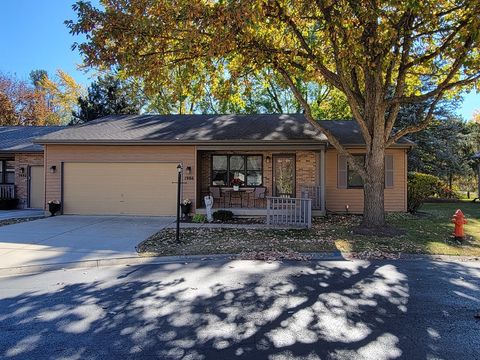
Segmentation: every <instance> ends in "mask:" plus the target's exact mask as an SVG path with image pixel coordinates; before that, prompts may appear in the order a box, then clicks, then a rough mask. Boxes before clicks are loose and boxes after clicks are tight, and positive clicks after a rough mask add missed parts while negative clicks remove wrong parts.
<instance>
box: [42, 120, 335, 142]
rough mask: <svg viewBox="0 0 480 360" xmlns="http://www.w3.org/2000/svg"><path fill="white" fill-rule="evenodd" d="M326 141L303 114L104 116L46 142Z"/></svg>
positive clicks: (54, 136)
mask: <svg viewBox="0 0 480 360" xmlns="http://www.w3.org/2000/svg"><path fill="white" fill-rule="evenodd" d="M249 140H250V141H275V140H301V141H302V140H307V141H308V140H310V141H312V140H313V141H318V140H320V141H322V140H323V141H325V140H326V139H325V137H324V136H323V134H319V133H318V132H317V131H316V130H315V129H314V128H313V126H312V125H311V124H309V123H308V122H307V120H306V119H305V117H304V116H302V115H135V116H132V115H120V116H107V117H103V118H100V119H97V120H94V121H91V122H89V123H86V124H84V125H80V126H75V127H72V128H67V129H65V130H62V131H59V132H56V133H52V134H49V135H47V136H44V137H42V138H41V139H40V141H42V142H52V141H53V142H58V141H67V142H74V141H80V142H83V141H93V142H101V141H106V142H115V141H119V142H123V141H132V142H135V141H140V142H148V141H151V142H178V143H180V142H204V141H249Z"/></svg>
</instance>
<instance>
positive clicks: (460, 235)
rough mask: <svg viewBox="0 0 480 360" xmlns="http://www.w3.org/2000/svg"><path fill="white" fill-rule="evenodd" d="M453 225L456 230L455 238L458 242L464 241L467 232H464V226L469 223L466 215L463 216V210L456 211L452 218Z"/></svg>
mask: <svg viewBox="0 0 480 360" xmlns="http://www.w3.org/2000/svg"><path fill="white" fill-rule="evenodd" d="M452 223H454V224H455V230H454V232H453V236H455V239H457V240H463V239H464V238H465V232H464V231H463V225H465V224H466V223H467V220H466V219H465V215H463V212H462V210H460V209H458V210H457V211H455V214H454V215H453V217H452Z"/></svg>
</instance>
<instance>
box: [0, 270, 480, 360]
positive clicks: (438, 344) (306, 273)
mask: <svg viewBox="0 0 480 360" xmlns="http://www.w3.org/2000/svg"><path fill="white" fill-rule="evenodd" d="M90 271H91V273H89V274H85V272H83V275H82V273H81V272H79V271H78V270H77V273H75V274H76V275H75V276H74V278H73V279H69V278H68V274H64V275H63V276H62V278H63V281H65V282H66V284H63V283H60V284H59V283H57V285H56V286H55V285H53V284H52V285H50V288H48V289H47V288H41V289H38V290H36V291H33V290H32V291H17V290H15V289H14V290H12V291H10V293H9V295H8V296H6V297H4V298H3V299H2V300H1V301H0V323H1V329H0V330H1V332H2V334H4V335H3V336H2V337H1V339H0V349H4V350H2V352H0V356H3V357H4V358H6V359H32V358H42V357H43V358H45V357H48V358H52V359H57V358H82V359H101V358H115V357H118V358H120V357H121V358H152V359H153V358H158V359H397V358H405V359H426V358H436V359H474V358H477V357H478V349H479V348H480V339H479V336H478V334H479V332H480V323H479V322H478V321H477V320H475V319H474V317H473V315H474V314H475V312H476V311H478V309H479V308H480V304H479V279H480V265H478V263H477V264H473V263H470V264H467V263H453V262H452V263H444V262H433V261H396V262H392V261H377V262H366V261H356V262H347V261H335V262H318V263H290V264H280V263H271V264H268V263H262V262H251V261H230V262H219V263H200V264H199V263H193V264H169V265H163V266H153V265H150V266H141V267H128V268H123V270H122V269H120V270H119V269H118V268H116V269H115V270H103V272H101V271H100V270H95V271H94V270H90ZM57 276H58V275H57ZM91 277H93V278H94V279H95V280H94V281H92V280H91ZM54 279H55V277H54V274H53V273H50V274H44V275H36V276H26V277H25V276H24V277H18V278H16V279H11V280H8V281H10V283H9V282H8V281H7V283H5V282H4V285H6V288H7V289H8V288H9V286H11V287H12V288H14V287H15V286H19V285H18V284H17V283H16V282H18V283H19V284H22V283H23V282H39V281H44V282H46V283H47V284H48V283H50V284H51V283H52V282H53V281H55V280H54ZM13 284H17V285H15V286H14V285H13Z"/></svg>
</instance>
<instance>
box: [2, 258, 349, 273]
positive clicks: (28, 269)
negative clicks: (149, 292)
mask: <svg viewBox="0 0 480 360" xmlns="http://www.w3.org/2000/svg"><path fill="white" fill-rule="evenodd" d="M237 255H238V254H221V255H177V256H130V257H122V258H111V259H97V260H81V261H74V262H66V263H58V264H44V265H28V266H16V267H11V268H0V277H8V276H11V275H34V274H38V273H41V272H46V271H58V270H67V269H87V268H99V267H104V266H115V265H162V264H174V263H182V262H203V261H227V260H232V259H233V258H234V257H235V256H237ZM306 255H309V256H311V260H324V261H328V260H345V258H344V257H343V256H342V254H341V253H340V252H326V253H308V254H306Z"/></svg>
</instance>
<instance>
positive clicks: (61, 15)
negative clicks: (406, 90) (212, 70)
mask: <svg viewBox="0 0 480 360" xmlns="http://www.w3.org/2000/svg"><path fill="white" fill-rule="evenodd" d="M94 2H97V1H94ZM73 3H74V1H73V0H0V72H2V73H7V74H14V75H16V76H17V77H18V78H20V79H23V80H28V75H29V73H30V71H32V70H35V69H44V70H47V71H48V73H49V74H53V73H54V72H55V70H57V69H62V70H64V71H66V72H67V73H69V74H70V75H72V76H73V77H74V78H75V80H77V82H79V83H81V84H83V85H85V86H87V85H88V84H89V83H90V82H91V79H92V77H93V72H92V71H90V72H87V73H85V71H83V70H80V69H79V68H78V67H79V65H80V64H81V63H82V59H81V56H80V54H79V53H78V51H77V50H75V51H72V49H71V46H72V44H73V43H74V42H75V41H80V40H81V38H78V37H74V36H72V35H70V33H69V32H68V29H67V28H66V26H65V24H64V23H63V22H64V21H65V20H70V19H74V18H75V13H74V12H73V10H72V4H73ZM475 109H480V94H477V93H475V92H472V93H470V94H465V96H464V101H463V104H462V106H461V107H460V108H459V109H458V113H459V114H460V115H461V116H462V117H463V118H464V119H466V120H468V119H471V117H472V114H473V111H474V110H475Z"/></svg>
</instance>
